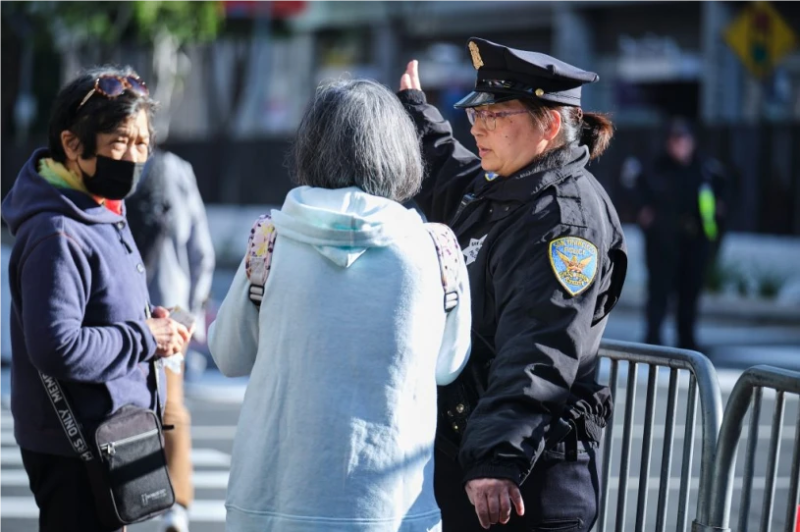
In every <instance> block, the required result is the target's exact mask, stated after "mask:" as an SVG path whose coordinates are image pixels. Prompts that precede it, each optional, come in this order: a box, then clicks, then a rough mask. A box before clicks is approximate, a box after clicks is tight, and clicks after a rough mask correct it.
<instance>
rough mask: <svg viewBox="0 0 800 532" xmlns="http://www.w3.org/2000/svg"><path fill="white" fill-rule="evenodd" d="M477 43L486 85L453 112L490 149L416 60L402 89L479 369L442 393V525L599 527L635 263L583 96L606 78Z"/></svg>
mask: <svg viewBox="0 0 800 532" xmlns="http://www.w3.org/2000/svg"><path fill="white" fill-rule="evenodd" d="M468 50H469V52H470V56H471V59H472V64H473V66H474V67H475V69H476V70H477V81H476V86H475V90H474V91H473V92H471V93H470V94H469V95H467V96H466V97H465V98H464V99H462V100H461V101H460V102H458V103H457V104H456V107H457V108H463V109H465V110H466V112H467V115H468V118H469V119H470V121H471V123H472V128H471V130H470V132H471V133H472V135H473V136H474V138H475V141H476V144H477V148H478V156H476V155H475V154H473V153H471V152H470V151H469V150H467V149H466V148H465V147H464V146H463V145H461V144H460V143H459V142H458V141H456V140H455V139H454V138H453V135H452V129H451V127H450V124H449V123H448V122H447V121H445V120H444V119H443V118H442V116H441V114H440V113H439V111H438V110H437V109H436V108H434V107H433V106H430V105H427V104H426V101H425V94H424V93H423V92H422V91H421V87H420V81H419V77H418V75H417V63H416V61H412V62H411V63H409V65H408V68H407V70H406V73H405V74H404V75H403V76H402V78H401V82H400V89H401V91H400V93H399V97H400V99H401V101H402V102H403V103H404V104H405V106H406V108H407V110H408V112H409V113H410V115H411V116H412V118H413V119H414V121H415V123H416V125H417V128H418V131H419V133H420V136H421V138H422V144H423V152H424V156H425V158H426V168H427V169H428V177H427V179H426V181H425V182H424V184H423V188H422V191H421V192H420V194H419V195H418V196H417V198H416V200H417V202H418V203H419V205H420V207H421V208H422V210H423V211H424V212H425V214H426V215H427V216H428V218H429V219H430V220H431V221H436V222H445V223H448V224H450V225H451V227H452V228H453V229H454V231H455V233H456V234H457V235H458V238H459V242H460V244H461V246H462V248H463V252H464V255H465V257H466V263H467V266H468V271H469V276H470V288H471V293H472V297H473V300H472V318H473V338H472V344H473V348H472V355H471V358H470V362H469V365H468V367H467V368H466V370H465V371H464V373H462V376H461V377H460V378H459V379H458V380H457V381H456V382H455V383H453V384H452V385H450V386H447V387H444V388H440V390H439V397H440V399H439V410H440V411H439V416H440V423H439V432H438V435H437V453H436V461H435V475H434V485H435V489H436V497H437V501H438V503H439V506H440V507H441V509H442V518H443V526H444V530H445V531H451V530H452V531H458V532H465V531H470V530H481V527H483V528H488V527H489V526H491V525H492V524H495V523H503V524H507V525H506V529H508V530H526V531H528V530H531V529H537V527H538V528H543V527H547V526H549V527H551V528H555V529H569V530H575V531H588V530H589V529H591V527H592V525H593V524H594V522H595V520H596V516H597V501H598V499H599V493H600V485H599V462H598V446H599V440H600V432H601V429H602V427H603V426H604V424H605V420H606V419H607V417H608V415H609V414H610V410H611V399H610V394H609V391H608V389H607V388H606V387H603V386H600V385H598V384H597V383H596V382H595V380H594V372H595V366H596V363H597V358H596V357H597V350H598V346H599V343H600V338H601V337H602V334H603V330H604V329H605V324H606V317H607V316H608V313H609V312H610V311H611V309H612V307H613V306H614V304H615V303H616V301H617V299H618V298H619V294H620V291H621V288H622V283H623V280H624V277H625V271H626V266H627V258H626V253H625V243H624V239H623V235H622V230H621V228H620V224H619V220H618V218H617V215H616V212H615V210H614V207H613V206H612V205H611V202H610V200H609V198H608V196H607V195H606V193H605V191H604V190H603V188H602V187H601V186H600V185H599V183H598V182H597V181H596V180H595V179H594V177H593V176H592V175H591V174H590V173H589V172H588V171H587V170H586V165H587V164H588V162H589V160H590V159H593V158H595V157H597V156H598V155H600V153H602V152H603V150H604V149H605V148H606V147H607V145H608V142H609V140H610V138H611V135H612V125H611V122H610V121H609V120H608V119H607V118H605V117H604V116H602V115H598V114H593V113H585V112H583V110H582V109H581V107H580V98H581V86H582V85H584V84H586V83H592V82H594V81H597V79H598V76H597V74H595V73H593V72H587V71H584V70H581V69H579V68H575V67H573V66H571V65H568V64H566V63H564V62H562V61H559V60H557V59H555V58H553V57H549V56H547V55H544V54H539V53H534V52H527V51H523V50H515V49H512V48H507V47H505V46H501V45H498V44H495V43H492V42H489V41H486V40H483V39H477V38H471V39H470V40H469V41H468ZM512 508H513V510H514V511H512Z"/></svg>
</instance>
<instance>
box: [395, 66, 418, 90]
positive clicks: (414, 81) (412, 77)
mask: <svg viewBox="0 0 800 532" xmlns="http://www.w3.org/2000/svg"><path fill="white" fill-rule="evenodd" d="M418 65H419V61H417V60H416V59H413V60H411V61H409V63H408V66H406V73H405V74H403V76H402V77H401V78H400V90H401V91H404V90H408V89H417V90H418V91H421V90H422V87H421V86H420V84H419V72H417V66H418Z"/></svg>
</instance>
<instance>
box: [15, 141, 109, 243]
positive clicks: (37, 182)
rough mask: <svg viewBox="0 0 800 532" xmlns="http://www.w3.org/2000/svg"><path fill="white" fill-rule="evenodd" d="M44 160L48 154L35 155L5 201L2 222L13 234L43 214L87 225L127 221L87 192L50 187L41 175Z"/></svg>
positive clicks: (38, 152)
mask: <svg viewBox="0 0 800 532" xmlns="http://www.w3.org/2000/svg"><path fill="white" fill-rule="evenodd" d="M42 157H49V154H48V152H47V150H45V149H38V150H36V151H34V152H33V154H32V155H31V157H30V159H28V162H26V163H25V166H23V167H22V170H20V172H19V175H18V176H17V180H16V181H15V182H14V185H13V186H12V187H11V190H10V191H9V192H8V195H6V198H5V199H4V200H3V213H2V214H3V219H4V220H5V221H6V223H7V224H8V226H9V229H11V233H12V234H16V233H17V231H18V230H19V228H20V226H21V225H22V224H23V223H24V222H25V220H28V219H29V218H32V217H33V216H35V215H37V214H40V213H43V212H48V213H53V214H61V215H64V216H66V217H68V218H73V219H75V220H78V221H80V222H83V223H85V224H110V223H116V222H119V221H120V220H123V219H124V218H123V217H122V216H120V215H118V214H115V213H113V212H111V211H110V210H108V209H107V208H105V207H104V206H102V205H100V204H98V203H97V202H96V201H95V200H94V199H93V198H92V197H91V196H89V195H88V194H86V193H84V192H81V191H79V190H71V189H65V188H57V187H54V186H53V185H51V184H50V183H48V182H47V181H46V180H45V179H44V178H43V177H42V176H40V175H39V172H38V167H39V159H41V158H42Z"/></svg>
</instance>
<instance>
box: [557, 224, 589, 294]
mask: <svg viewBox="0 0 800 532" xmlns="http://www.w3.org/2000/svg"><path fill="white" fill-rule="evenodd" d="M548 258H549V259H550V265H551V266H552V267H553V273H555V274H556V279H558V282H559V283H560V284H561V286H563V287H564V289H565V290H566V291H567V292H568V293H569V294H570V295H571V296H576V295H578V294H580V293H581V292H583V291H584V290H586V289H587V288H589V285H591V284H592V281H594V278H595V277H596V276H597V258H598V254H597V246H595V245H594V244H592V243H591V242H589V241H588V240H584V239H583V238H578V237H575V236H565V237H561V238H556V239H555V240H552V241H551V242H550V247H549V255H548Z"/></svg>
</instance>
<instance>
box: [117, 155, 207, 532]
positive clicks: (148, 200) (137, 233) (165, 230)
mask: <svg viewBox="0 0 800 532" xmlns="http://www.w3.org/2000/svg"><path fill="white" fill-rule="evenodd" d="M126 207H127V209H126V214H127V218H128V222H129V224H130V227H131V233H132V234H133V238H134V240H135V241H136V245H137V247H138V248H139V252H140V253H141V255H142V259H143V260H144V264H145V266H146V270H147V286H148V289H149V292H150V301H151V302H152V303H153V304H154V305H161V306H163V307H167V308H168V309H173V308H175V307H179V308H180V309H183V310H184V311H187V312H188V313H190V314H191V315H192V316H193V318H194V325H195V326H194V328H193V338H194V339H195V340H197V341H200V342H203V341H205V307H206V303H207V301H208V297H209V293H210V291H211V280H212V277H213V275H214V262H215V257H214V246H213V244H212V241H211V234H210V232H209V229H208V221H207V219H206V211H205V206H204V205H203V199H202V197H201V196H200V191H199V190H198V188H197V179H196V178H195V175H194V170H193V169H192V165H191V164H190V163H189V162H188V161H185V160H183V159H181V158H180V157H178V156H177V155H175V154H174V153H170V152H167V151H163V150H160V149H156V150H154V152H153V155H152V157H151V158H150V161H149V162H148V164H147V166H146V167H145V171H144V174H143V175H142V179H141V181H140V182H139V185H138V187H137V189H136V192H135V193H134V194H133V195H132V196H131V197H130V198H129V199H128V200H126ZM187 348H188V343H187ZM183 354H184V356H187V352H186V350H184V353H183ZM168 369H169V368H168ZM184 369H185V366H184ZM184 375H185V370H184V371H181V373H177V372H175V371H172V370H171V369H169V371H167V379H166V382H167V401H166V404H165V408H164V423H165V424H167V425H172V426H174V427H175V428H174V429H173V430H170V431H167V432H165V433H164V446H165V451H166V454H167V463H168V465H169V473H170V478H171V479H172V486H173V488H174V490H175V502H176V504H175V506H173V507H172V509H171V510H169V511H168V512H167V513H166V514H165V515H164V516H163V519H162V530H163V531H164V532H188V530H189V524H188V523H189V518H188V511H187V510H188V508H189V506H190V505H191V503H192V500H193V499H194V488H193V486H192V458H191V450H192V440H191V417H190V414H189V410H188V409H187V408H186V406H185V404H184V391H183V383H184Z"/></svg>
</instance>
